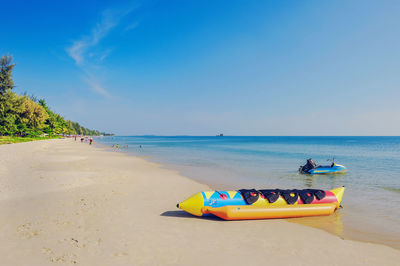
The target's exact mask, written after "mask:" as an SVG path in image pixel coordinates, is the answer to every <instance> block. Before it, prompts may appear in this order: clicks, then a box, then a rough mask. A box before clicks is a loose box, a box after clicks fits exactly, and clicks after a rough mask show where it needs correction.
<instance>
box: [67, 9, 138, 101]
mask: <svg viewBox="0 0 400 266" xmlns="http://www.w3.org/2000/svg"><path fill="white" fill-rule="evenodd" d="M135 8H136V6H135V5H131V6H129V7H128V8H127V7H124V8H118V9H116V8H114V9H106V10H104V11H103V12H102V14H101V17H100V20H99V21H98V23H97V24H96V26H95V27H94V28H93V29H92V30H91V33H90V34H88V35H85V36H83V37H82V38H80V39H78V40H76V41H74V42H73V43H72V45H71V46H70V47H67V48H66V52H67V53H68V55H69V56H70V57H71V58H72V59H73V60H74V61H75V64H76V65H77V66H78V67H79V68H81V70H82V71H83V72H84V73H85V74H86V77H85V78H84V80H85V82H86V83H87V84H88V85H89V86H91V89H92V90H93V91H95V92H97V93H99V94H101V95H103V96H106V97H109V96H110V94H109V93H108V92H107V90H106V89H104V88H103V87H102V86H101V84H100V83H99V82H98V80H97V79H96V77H95V75H94V74H93V73H92V72H90V71H91V69H95V68H98V66H97V65H96V64H97V63H100V62H102V61H103V60H104V59H105V58H106V57H107V56H108V55H109V54H110V52H111V51H112V49H105V50H103V52H101V53H98V52H96V51H93V50H94V48H95V47H96V46H97V45H98V44H99V42H100V41H101V40H102V39H104V38H105V37H106V36H107V35H108V34H109V33H110V31H111V30H112V29H114V28H115V27H116V26H118V25H119V23H120V22H121V20H122V19H123V18H124V17H125V16H127V15H128V14H129V13H131V12H132V11H133V10H134V9H135ZM136 26H137V25H136ZM128 27H129V26H128Z"/></svg>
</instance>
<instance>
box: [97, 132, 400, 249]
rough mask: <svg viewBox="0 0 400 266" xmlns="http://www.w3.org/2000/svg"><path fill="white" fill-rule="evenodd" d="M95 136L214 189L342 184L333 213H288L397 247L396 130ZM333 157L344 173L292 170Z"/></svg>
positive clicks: (399, 142)
mask: <svg viewBox="0 0 400 266" xmlns="http://www.w3.org/2000/svg"><path fill="white" fill-rule="evenodd" d="M98 142H99V143H101V144H105V145H107V146H110V147H111V146H112V145H113V144H119V145H120V151H124V152H129V153H132V154H135V155H140V156H147V157H149V158H150V160H153V161H156V162H159V163H162V164H164V165H166V166H167V167H170V168H174V169H178V170H179V171H180V172H181V173H182V174H183V175H185V176H188V177H190V178H192V179H195V180H197V181H200V182H202V183H205V184H208V185H210V186H211V187H212V188H213V189H239V188H259V189H261V188H308V187H313V188H322V189H332V188H336V187H339V186H343V185H344V186H346V192H345V194H344V199H343V202H342V205H343V206H344V208H343V209H341V210H340V211H339V212H337V213H335V215H333V216H332V217H318V219H315V218H314V219H312V218H304V219H303V218H302V219H293V220H296V222H300V223H304V224H309V225H312V226H315V227H319V228H322V229H324V230H327V231H330V232H332V233H335V234H337V235H339V236H341V237H343V238H349V239H356V240H364V241H371V242H378V243H384V244H387V245H390V246H392V247H395V248H400V137H230V136H224V137H191V136H175V137H159V136H140V137H139V136H135V137H103V138H99V139H98ZM125 145H128V148H124V147H123V146H125ZM140 145H141V148H140ZM333 157H334V158H335V162H337V163H339V164H343V165H345V166H346V167H347V168H348V172H347V173H346V174H337V175H322V176H308V175H299V174H298V173H297V170H298V168H299V166H300V165H301V164H304V163H305V161H306V159H307V158H313V159H314V161H316V162H317V164H329V162H328V161H327V159H331V158H333Z"/></svg>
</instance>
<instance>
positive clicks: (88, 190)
mask: <svg viewBox="0 0 400 266" xmlns="http://www.w3.org/2000/svg"><path fill="white" fill-rule="evenodd" d="M207 189H208V188H207V186H205V185H201V184H199V183H196V182H194V181H192V180H190V179H187V178H185V177H182V176H180V175H179V174H178V173H177V172H175V171H172V170H166V169H163V168H161V167H160V166H158V165H156V164H153V163H150V162H147V161H145V160H143V159H141V158H137V157H133V156H128V155H126V154H122V153H118V152H109V151H105V150H102V149H99V148H95V147H92V146H89V145H87V144H82V143H80V142H79V141H77V142H75V141H73V140H48V141H36V142H29V143H21V144H12V145H2V146H0V227H1V234H0V265H70V264H79V265H204V264H206V265H252V264H253V263H258V265H273V264H277V265H399V263H400V251H399V250H395V249H393V248H390V247H387V246H383V245H377V244H370V243H362V242H356V241H350V240H342V239H340V238H339V237H337V236H334V235H331V234H329V233H327V232H324V231H322V230H319V229H315V228H311V227H306V226H302V225H299V224H294V223H288V222H287V221H284V220H263V221H236V222H226V221H221V220H217V219H201V218H196V217H192V216H190V215H188V214H186V213H184V212H182V211H180V210H177V209H176V207H175V206H176V203H177V202H179V201H181V200H183V199H185V198H187V197H188V196H190V195H191V194H193V193H195V192H198V191H200V190H207Z"/></svg>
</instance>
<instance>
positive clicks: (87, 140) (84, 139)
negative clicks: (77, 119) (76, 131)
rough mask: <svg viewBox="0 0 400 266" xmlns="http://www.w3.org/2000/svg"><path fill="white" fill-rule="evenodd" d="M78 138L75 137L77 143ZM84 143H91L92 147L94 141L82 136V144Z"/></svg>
mask: <svg viewBox="0 0 400 266" xmlns="http://www.w3.org/2000/svg"><path fill="white" fill-rule="evenodd" d="M76 137H77V136H74V138H75V141H76ZM84 141H85V142H89V145H92V143H93V139H92V138H90V137H83V136H81V142H82V143H83V142H84Z"/></svg>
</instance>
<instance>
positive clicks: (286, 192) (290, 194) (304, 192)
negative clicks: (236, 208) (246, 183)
mask: <svg viewBox="0 0 400 266" xmlns="http://www.w3.org/2000/svg"><path fill="white" fill-rule="evenodd" d="M238 191H239V192H240V194H241V195H242V196H243V199H244V200H245V202H246V203H247V204H249V205H251V204H253V203H254V202H256V201H257V200H258V198H259V197H260V194H262V195H263V196H264V197H265V198H266V199H267V200H268V202H269V203H274V202H275V201H277V200H278V199H279V196H282V198H284V199H285V201H286V202H287V204H289V205H293V204H294V203H296V202H297V200H298V198H299V196H300V198H301V200H302V201H303V203H304V204H310V203H311V202H312V201H313V200H314V197H316V198H317V199H318V200H322V199H323V198H325V196H326V194H325V191H324V190H321V189H261V190H255V189H239V190H238Z"/></svg>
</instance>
